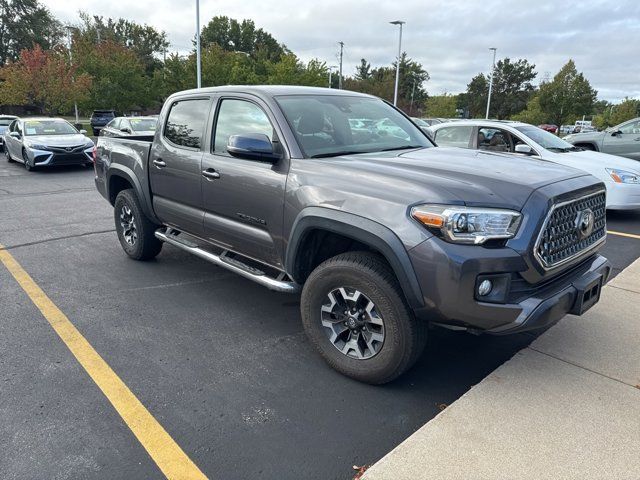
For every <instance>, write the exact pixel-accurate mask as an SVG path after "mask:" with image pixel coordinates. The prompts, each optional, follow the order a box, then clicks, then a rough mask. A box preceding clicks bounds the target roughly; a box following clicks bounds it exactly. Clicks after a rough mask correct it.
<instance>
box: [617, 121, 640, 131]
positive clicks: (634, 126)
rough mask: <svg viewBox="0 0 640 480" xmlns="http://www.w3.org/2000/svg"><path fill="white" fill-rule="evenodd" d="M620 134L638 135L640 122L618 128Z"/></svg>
mask: <svg viewBox="0 0 640 480" xmlns="http://www.w3.org/2000/svg"><path fill="white" fill-rule="evenodd" d="M620 131H621V132H622V133H631V134H638V133H640V120H639V121H637V122H631V123H627V124H626V125H625V126H623V127H621V128H620Z"/></svg>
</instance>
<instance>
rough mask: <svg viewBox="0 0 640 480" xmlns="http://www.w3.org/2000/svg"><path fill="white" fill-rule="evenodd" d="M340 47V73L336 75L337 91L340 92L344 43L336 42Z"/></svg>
mask: <svg viewBox="0 0 640 480" xmlns="http://www.w3.org/2000/svg"><path fill="white" fill-rule="evenodd" d="M338 44H339V45H340V71H339V73H338V90H342V54H343V53H344V42H338Z"/></svg>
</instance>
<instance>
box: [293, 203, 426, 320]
mask: <svg viewBox="0 0 640 480" xmlns="http://www.w3.org/2000/svg"><path fill="white" fill-rule="evenodd" d="M313 230H326V231H329V232H333V233H337V234H340V235H344V236H347V237H350V238H353V239H354V240H357V241H358V242H360V243H364V244H365V245H368V246H369V247H371V248H373V249H375V250H377V251H378V252H380V253H381V254H382V255H383V256H384V257H385V259H386V260H387V262H389V265H391V268H392V269H393V272H394V273H395V275H396V278H397V279H398V282H399V283H400V288H402V291H403V292H404V294H405V297H406V299H407V301H408V302H409V305H410V306H411V307H412V308H420V307H423V306H424V299H423V297H422V290H421V288H420V284H419V282H418V279H417V277H416V274H415V271H414V269H413V265H412V264H411V260H410V259H409V254H408V253H407V250H406V248H405V247H404V245H403V243H402V241H401V240H400V239H399V238H398V237H397V236H396V234H395V233H393V231H391V230H390V229H389V228H387V227H385V226H384V225H382V224H380V223H377V222H375V221H373V220H369V219H367V218H364V217H360V216H358V215H354V214H351V213H346V212H341V211H338V210H333V209H329V208H322V207H308V208H305V209H304V210H303V211H302V212H300V214H299V215H298V217H297V218H296V220H295V221H294V223H293V226H292V228H291V233H290V235H289V242H288V244H287V252H286V258H285V269H286V271H287V272H288V273H289V274H290V275H291V276H292V277H293V278H294V279H295V275H296V269H297V268H298V265H297V259H298V253H299V249H300V247H301V245H303V243H304V240H305V239H306V236H307V234H308V233H310V232H311V231H313Z"/></svg>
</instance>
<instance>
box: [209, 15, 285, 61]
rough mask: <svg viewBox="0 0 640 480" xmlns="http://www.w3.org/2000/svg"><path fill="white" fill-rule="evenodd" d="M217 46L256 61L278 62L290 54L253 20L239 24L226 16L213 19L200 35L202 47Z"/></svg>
mask: <svg viewBox="0 0 640 480" xmlns="http://www.w3.org/2000/svg"><path fill="white" fill-rule="evenodd" d="M212 44H217V45H218V46H219V47H220V48H222V49H223V50H227V51H231V52H234V51H235V52H244V53H248V54H249V55H251V56H252V57H253V58H254V59H256V60H259V59H262V60H268V61H271V62H277V61H278V60H280V58H281V57H282V56H283V55H285V54H287V53H290V52H289V50H288V49H287V47H285V46H284V45H283V44H280V43H278V41H277V40H276V39H275V38H273V36H272V35H271V34H270V33H268V32H266V31H264V30H263V29H262V28H256V25H255V23H254V22H253V20H242V22H238V21H237V20H235V19H233V18H229V17H226V16H216V17H213V18H212V19H211V20H210V21H209V23H207V24H206V25H205V26H204V28H203V29H202V32H201V34H200V45H201V47H202V48H206V47H208V46H210V45H212Z"/></svg>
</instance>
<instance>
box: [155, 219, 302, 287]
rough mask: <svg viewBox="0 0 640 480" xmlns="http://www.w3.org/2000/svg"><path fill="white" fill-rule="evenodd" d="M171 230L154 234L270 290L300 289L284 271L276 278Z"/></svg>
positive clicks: (225, 252)
mask: <svg viewBox="0 0 640 480" xmlns="http://www.w3.org/2000/svg"><path fill="white" fill-rule="evenodd" d="M173 232H178V231H177V230H173V229H159V230H156V232H155V236H156V238H158V239H159V240H162V241H163V242H165V243H169V244H171V245H173V246H174V247H178V248H179V249H181V250H184V251H186V252H189V253H191V254H193V255H195V256H196V257H200V258H202V259H204V260H206V261H208V262H210V263H213V264H214V265H217V266H218V267H222V268H226V269H227V270H230V271H232V272H234V273H237V274H238V275H241V276H243V277H244V278H248V279H249V280H253V281H254V282H256V283H259V284H260V285H262V286H264V287H267V288H268V289H270V290H274V291H276V292H283V293H296V292H298V291H300V285H298V284H297V283H295V282H293V281H290V280H285V278H287V276H286V274H285V273H284V272H282V273H280V275H278V277H277V278H272V277H269V276H267V274H265V273H264V272H263V271H261V270H259V269H257V268H254V267H252V266H250V265H245V264H244V263H242V261H241V260H238V259H237V258H230V257H228V256H227V255H228V254H229V253H230V252H229V251H228V250H225V251H223V252H222V253H221V254H220V255H216V254H215V253H211V252H209V251H207V250H204V249H203V248H200V247H199V246H198V245H197V244H196V243H193V242H191V241H189V240H186V239H183V238H179V237H178V235H176V234H174V233H173ZM178 234H179V232H178Z"/></svg>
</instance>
